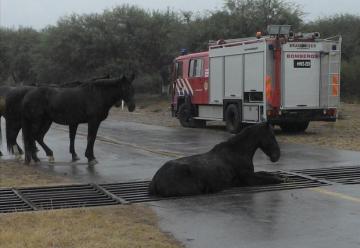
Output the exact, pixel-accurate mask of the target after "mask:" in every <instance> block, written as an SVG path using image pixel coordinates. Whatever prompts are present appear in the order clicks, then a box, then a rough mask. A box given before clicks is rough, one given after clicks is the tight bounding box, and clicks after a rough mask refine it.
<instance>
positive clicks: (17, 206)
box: [0, 189, 33, 213]
mask: <svg viewBox="0 0 360 248" xmlns="http://www.w3.org/2000/svg"><path fill="white" fill-rule="evenodd" d="M31 210H33V208H32V207H31V206H30V205H29V204H28V203H26V202H25V201H23V200H22V199H21V197H20V196H19V195H18V194H16V191H14V190H11V189H5V190H0V213H10V212H23V211H31Z"/></svg>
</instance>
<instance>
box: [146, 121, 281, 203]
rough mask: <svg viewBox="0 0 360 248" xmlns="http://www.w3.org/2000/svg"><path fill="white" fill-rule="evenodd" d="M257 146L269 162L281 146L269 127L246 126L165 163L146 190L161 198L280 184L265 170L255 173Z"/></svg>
mask: <svg viewBox="0 0 360 248" xmlns="http://www.w3.org/2000/svg"><path fill="white" fill-rule="evenodd" d="M258 148H260V149H261V150H262V151H263V152H264V153H265V154H266V155H268V156H269V157H270V160H271V161H272V162H276V161H278V160H279V158H280V148H279V145H278V143H277V141H276V139H275V136H274V132H273V130H272V127H271V126H270V125H268V124H265V123H264V124H258V125H254V126H250V127H247V128H245V129H244V130H243V131H242V132H241V133H239V134H237V135H236V136H234V137H232V138H230V139H229V140H228V141H225V142H222V143H220V144H218V145H216V146H215V147H214V148H213V149H211V150H210V151H209V152H207V153H204V154H199V155H194V156H190V157H184V158H180V159H176V160H171V161H168V162H166V163H165V164H164V165H163V166H162V167H161V168H160V169H159V170H158V171H157V172H156V174H155V176H154V177H153V179H152V182H151V184H150V188H149V192H150V194H153V195H159V196H164V197H169V196H184V195H197V194H206V193H214V192H218V191H221V190H223V189H225V188H228V187H236V186H250V185H265V184H276V183H281V182H282V181H283V180H282V179H281V178H279V177H277V176H274V175H272V174H270V173H267V172H257V173H256V172H254V165H253V156H254V154H255V151H256V150H257V149H258Z"/></svg>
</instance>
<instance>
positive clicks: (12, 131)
mask: <svg viewBox="0 0 360 248" xmlns="http://www.w3.org/2000/svg"><path fill="white" fill-rule="evenodd" d="M108 78H110V76H109V75H105V76H102V77H97V78H92V79H89V81H96V80H99V79H108ZM82 83H83V82H82V81H79V80H77V81H72V82H66V83H61V84H42V85H39V84H33V85H27V86H19V87H9V89H8V90H7V93H6V95H4V97H5V102H4V104H5V106H4V109H5V111H4V117H5V119H6V141H7V148H8V151H9V153H10V154H15V156H16V157H18V158H20V157H21V154H23V150H22V149H21V147H20V146H19V145H18V144H17V142H16V140H17V136H18V134H19V132H20V129H21V126H22V112H21V111H22V100H23V99H24V97H25V95H26V94H27V93H28V92H30V91H31V90H33V89H37V88H38V87H41V86H42V87H53V88H72V87H77V86H80V85H81V84H82ZM49 128H50V125H48V126H44V127H42V130H41V132H40V133H39V134H38V137H37V138H36V141H37V142H38V143H39V144H40V146H41V147H42V148H43V149H44V151H45V153H46V156H47V157H48V158H49V161H50V162H53V161H54V155H53V152H52V151H51V150H50V148H49V147H48V146H47V145H46V144H45V143H44V136H45V134H46V133H47V131H48V130H49ZM74 140H75V135H74ZM74 140H73V142H70V151H71V150H73V151H74V152H73V153H72V161H73V162H75V161H77V160H79V159H80V158H79V157H78V156H77V154H76V153H75V148H74ZM36 149H37V148H36Z"/></svg>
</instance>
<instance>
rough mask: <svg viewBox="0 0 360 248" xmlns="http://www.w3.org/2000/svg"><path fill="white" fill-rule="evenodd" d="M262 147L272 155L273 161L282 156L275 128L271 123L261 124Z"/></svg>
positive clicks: (269, 155) (266, 152)
mask: <svg viewBox="0 0 360 248" xmlns="http://www.w3.org/2000/svg"><path fill="white" fill-rule="evenodd" d="M260 128H261V131H260V132H259V133H258V134H259V135H260V145H259V147H260V149H261V150H262V151H263V152H264V153H265V154H266V155H267V156H268V157H270V160H271V162H276V161H278V160H279V158H280V147H279V144H278V143H277V141H276V138H275V134H274V130H273V128H272V126H271V125H270V124H269V123H264V124H261V125H260Z"/></svg>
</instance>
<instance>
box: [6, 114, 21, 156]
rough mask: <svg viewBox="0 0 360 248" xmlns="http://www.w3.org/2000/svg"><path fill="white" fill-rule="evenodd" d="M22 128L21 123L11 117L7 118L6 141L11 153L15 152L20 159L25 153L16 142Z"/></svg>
mask: <svg viewBox="0 0 360 248" xmlns="http://www.w3.org/2000/svg"><path fill="white" fill-rule="evenodd" d="M20 129H21V123H19V122H18V121H14V120H11V119H9V118H8V119H7V120H6V142H7V148H8V151H9V153H11V154H14V155H15V157H16V159H18V160H20V159H21V155H22V154H24V152H23V150H22V149H21V147H20V146H19V145H18V143H17V142H16V139H17V136H18V135H19V132H20Z"/></svg>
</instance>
